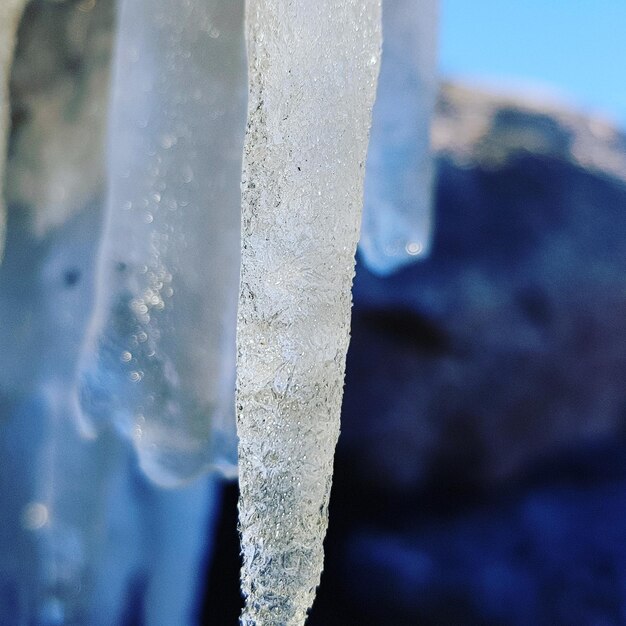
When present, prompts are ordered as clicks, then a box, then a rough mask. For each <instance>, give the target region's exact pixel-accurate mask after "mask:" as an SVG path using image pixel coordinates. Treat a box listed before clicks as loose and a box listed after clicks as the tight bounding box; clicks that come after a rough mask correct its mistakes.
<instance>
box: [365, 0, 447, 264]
mask: <svg viewBox="0 0 626 626" xmlns="http://www.w3.org/2000/svg"><path fill="white" fill-rule="evenodd" d="M438 4H439V0H383V36H384V39H383V41H384V43H383V54H382V60H381V68H380V79H379V83H378V95H377V99H376V104H375V106H374V112H373V117H372V135H371V141H370V146H369V153H368V157H367V173H366V176H365V205H364V207H363V225H362V233H361V241H360V242H359V250H360V252H361V255H362V256H363V260H364V261H365V263H366V264H367V266H368V267H369V268H370V269H371V270H372V271H374V272H376V273H378V274H383V275H384V274H389V273H390V272H393V271H394V270H396V269H398V268H400V267H402V266H403V265H405V264H407V263H410V262H412V261H414V260H415V259H416V258H419V257H420V256H423V255H424V254H427V253H428V248H429V245H430V232H431V228H432V217H431V195H432V177H433V167H432V161H431V158H430V141H429V139H430V120H431V117H432V115H433V111H434V106H435V98H436V94H437V63H436V48H437V22H438Z"/></svg>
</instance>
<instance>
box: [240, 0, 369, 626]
mask: <svg viewBox="0 0 626 626" xmlns="http://www.w3.org/2000/svg"><path fill="white" fill-rule="evenodd" d="M247 37H248V55H249V59H248V63H249V73H250V95H249V102H248V130H247V137H246V143H245V149H244V170H243V183H242V188H243V224H242V239H243V242H242V274H241V293H240V301H239V316H238V336H237V344H238V381H237V405H238V433H239V437H240V446H239V459H240V469H239V471H240V489H241V499H240V503H239V511H240V530H241V536H242V552H243V561H244V563H243V571H242V587H243V592H244V594H245V596H246V607H245V610H244V613H243V616H242V623H243V624H245V625H252V624H254V625H257V626H260V625H270V624H272V625H279V624H280V625H281V626H289V625H295V624H298V625H300V624H302V623H303V622H304V619H305V615H306V611H307V609H308V608H309V607H310V605H311V603H312V601H313V598H314V594H315V587H316V585H317V584H318V583H319V579H320V573H321V570H322V562H323V551H322V540H323V537H324V535H325V532H326V526H327V505H328V497H329V491H330V484H331V477H332V466H333V454H334V448H335V443H336V440H337V436H338V433H339V411H340V405H341V398H342V386H343V377H344V366H345V355H346V349H347V347H348V337H349V328H350V302H351V298H350V289H351V283H352V277H353V273H354V253H355V248H356V244H357V239H358V232H359V223H360V217H361V216H360V213H361V205H362V197H363V186H362V185H363V174H364V162H365V156H366V150H367V140H368V134H369V125H370V116H371V107H372V103H373V100H374V95H375V85H376V76H377V72H378V61H379V46H380V6H379V0H318V1H317V2H304V1H301V2H289V1H287V0H249V1H248V5H247Z"/></svg>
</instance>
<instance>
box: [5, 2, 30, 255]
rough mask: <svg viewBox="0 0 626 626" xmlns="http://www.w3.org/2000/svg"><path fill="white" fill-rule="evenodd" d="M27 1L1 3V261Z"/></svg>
mask: <svg viewBox="0 0 626 626" xmlns="http://www.w3.org/2000/svg"><path fill="white" fill-rule="evenodd" d="M26 2H27V0H2V2H1V3H0V261H1V260H2V252H3V249H4V229H5V207H4V192H3V181H4V165H5V161H6V152H7V140H8V131H9V127H10V119H11V116H10V111H9V78H10V76H11V61H12V60H13V52H14V50H15V41H16V39H17V27H18V24H19V21H20V17H21V16H22V11H23V10H24V7H25V6H26Z"/></svg>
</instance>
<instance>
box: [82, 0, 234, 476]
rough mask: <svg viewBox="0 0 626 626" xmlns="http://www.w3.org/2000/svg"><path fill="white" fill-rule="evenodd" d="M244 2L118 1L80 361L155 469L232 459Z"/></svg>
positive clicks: (104, 415) (195, 470) (94, 418)
mask: <svg viewBox="0 0 626 626" xmlns="http://www.w3.org/2000/svg"><path fill="white" fill-rule="evenodd" d="M245 96H246V73H245V50H244V42H243V2H241V1H237V2H219V1H218V0H210V1H208V0H186V1H184V2H180V1H179V0H125V1H123V2H122V3H121V7H120V18H119V33H118V36H117V53H116V61H115V69H114V82H113V98H112V111H111V124H110V129H109V155H108V168H109V183H108V194H109V196H108V203H107V219H106V228H105V232H104V236H103V242H102V244H101V250H100V258H99V270H98V281H97V297H96V304H95V307H94V311H95V313H94V317H93V319H92V322H91V327H90V332H89V335H88V338H87V341H86V344H85V347H84V350H83V356H82V359H81V366H80V371H79V383H78V389H79V396H80V399H81V404H82V408H83V412H84V424H83V426H84V427H86V428H87V429H92V430H93V429H97V428H98V424H102V423H103V422H106V421H107V420H109V419H113V421H114V422H115V423H116V425H117V426H118V428H119V429H120V430H121V431H122V432H123V433H125V434H126V435H127V436H128V437H129V438H131V439H132V441H133V442H134V445H135V447H136V449H137V452H138V455H139V459H140V464H141V467H142V469H143V470H144V471H145V472H146V474H147V475H148V476H149V477H150V478H151V479H152V480H153V481H155V482H156V483H157V484H160V485H164V486H175V485H178V484H181V483H184V482H186V481H188V480H189V479H191V478H193V477H194V476H196V475H198V474H200V473H201V472H203V471H206V470H207V469H208V468H210V467H218V468H220V469H222V470H223V471H225V472H226V473H229V472H230V473H232V472H234V470H235V464H236V437H235V426H234V422H235V420H234V362H235V319H236V305H237V284H238V272H239V249H240V244H239V232H240V230H239V229H240V184H239V183H240V177H241V147H242V145H243V134H244V126H245Z"/></svg>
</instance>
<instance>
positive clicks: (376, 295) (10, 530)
mask: <svg viewBox="0 0 626 626" xmlns="http://www.w3.org/2000/svg"><path fill="white" fill-rule="evenodd" d="M113 23H114V7H113V2H112V1H111V0H82V1H80V2H78V1H75V0H65V1H64V2H49V1H47V0H33V2H32V3H31V4H30V5H29V6H28V8H27V9H26V12H25V14H24V17H23V19H22V23H21V25H20V31H19V39H18V47H17V53H16V58H15V62H14V65H13V70H12V76H11V84H10V99H11V106H12V113H11V114H12V123H13V124H12V130H11V138H10V143H9V162H8V166H7V172H6V178H5V180H6V197H7V201H8V230H7V232H8V237H7V247H6V255H5V259H4V262H3V264H2V266H0V319H1V320H2V322H1V324H0V356H1V357H2V361H0V498H1V500H0V623H2V624H7V625H13V624H15V625H20V626H21V625H29V626H30V625H40V624H41V625H44V626H52V625H60V624H103V625H105V624H116V625H117V624H120V625H123V626H131V625H132V626H138V625H146V626H150V625H160V624H163V625H169V626H175V625H177V624H181V625H186V624H197V623H200V624H207V625H216V626H234V625H235V624H236V623H237V618H238V614H239V611H240V607H241V598H240V596H239V585H238V575H239V558H238V550H239V548H238V539H237V530H236V524H237V521H236V520H237V512H236V500H237V487H236V484H235V483H233V482H225V481H222V480H220V479H219V478H217V477H215V476H211V477H209V478H206V479H200V480H197V481H196V482H194V483H193V484H192V485H190V486H189V487H187V488H185V489H180V490H164V489H160V488H158V487H154V486H152V485H151V484H150V483H149V481H148V480H147V479H146V478H145V477H144V476H143V475H142V473H141V472H140V471H139V470H138V468H137V464H136V460H135V456H134V453H133V451H132V449H131V448H130V446H129V445H128V443H127V442H125V441H122V440H120V439H119V438H118V437H117V436H116V435H115V433H113V432H105V433H103V434H102V435H101V436H100V437H99V438H98V439H97V440H95V441H93V440H85V439H84V438H82V437H81V436H80V434H79V433H78V432H77V431H76V429H75V428H74V424H73V422H72V420H71V415H72V414H73V412H74V411H75V410H76V409H75V406H74V405H73V400H72V397H71V394H68V393H67V389H68V388H70V387H71V385H72V380H73V379H72V377H73V375H74V370H75V362H76V354H77V352H78V349H79V346H80V343H81V341H82V330H81V328H82V327H84V325H85V324H86V320H87V318H88V315H89V311H90V307H91V302H92V299H93V271H94V258H95V250H96V247H97V242H98V238H99V233H100V229H101V226H100V224H101V220H102V205H103V200H102V198H103V195H104V187H103V185H104V183H103V180H104V178H103V168H104V166H103V157H102V155H103V151H104V148H103V146H104V136H105V119H106V110H107V97H108V92H107V85H108V76H109V66H110V57H111V44H112V30H113ZM625 31H626V4H623V3H620V2H615V1H614V2H611V1H610V0H599V1H596V2H589V1H582V0H581V1H571V0H570V1H566V0H554V1H553V2H550V3H545V2H543V3H542V2H539V1H538V0H531V1H528V2H525V3H514V2H508V1H506V2H496V1H495V0H482V1H481V2H476V3H468V2H464V1H462V0H443V1H442V3H441V13H440V42H439V43H440V51H439V58H440V71H441V76H442V84H441V89H440V93H439V97H438V102H437V107H436V115H435V119H434V122H433V128H432V144H433V151H434V158H435V163H436V184H435V194H434V197H435V200H434V223H435V229H434V237H433V243H432V248H431V251H430V255H429V256H428V257H427V258H426V259H423V260H420V261H417V262H415V263H413V264H410V265H409V266H407V267H405V268H404V269H401V270H399V271H397V272H395V273H393V274H391V275H389V276H387V277H380V276H377V275H376V274H374V273H372V272H371V271H369V270H368V268H367V267H366V265H365V264H364V263H363V261H362V259H358V264H357V275H356V279H355V283H354V310H353V331H352V343H351V347H350V351H349V354H348V366H347V377H346V388H345V398H344V407H343V414H342V435H341V438H340V442H339V446H338V449H337V456H336V468H335V478H334V486H333V492H332V498H331V506H330V528H329V534H328V537H327V540H326V544H325V545H326V565H325V571H324V574H323V577H322V583H321V586H320V588H319V592H318V597H317V599H316V603H315V605H314V607H313V610H312V613H311V617H310V620H309V622H308V623H309V624H311V626H352V625H354V626H357V625H359V626H387V625H393V626H421V625H424V626H428V625H435V626H479V625H489V626H491V625H493V626H500V625H501V626H505V625H511V626H526V625H528V626H531V625H532V626H536V625H543V624H545V625H551V626H554V625H559V626H561V625H563V626H601V625H602V626H609V625H620V624H626V392H625V390H624V383H623V381H624V372H625V370H626V278H625V276H626V135H625V134H624V132H623V130H622V129H623V127H624V124H626V81H624V71H623V65H624V59H626V39H624V37H623V33H624V32H625Z"/></svg>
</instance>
